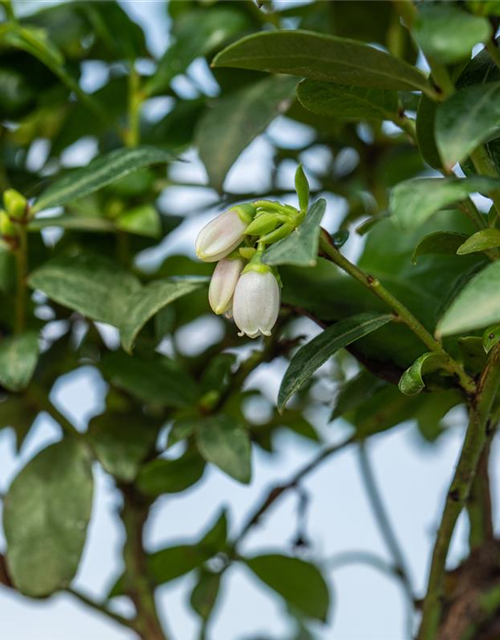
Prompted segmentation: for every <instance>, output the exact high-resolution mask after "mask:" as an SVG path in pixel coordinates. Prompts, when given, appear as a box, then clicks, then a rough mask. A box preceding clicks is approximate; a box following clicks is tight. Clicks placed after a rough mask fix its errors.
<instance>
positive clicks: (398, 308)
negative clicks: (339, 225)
mask: <svg viewBox="0 0 500 640" xmlns="http://www.w3.org/2000/svg"><path fill="white" fill-rule="evenodd" d="M320 249H321V251H322V252H323V253H324V254H325V255H326V256H327V257H328V258H329V259H330V260H331V261H332V262H333V263H335V264H336V265H337V266H338V267H340V268H341V269H342V270H343V271H345V272H346V273H347V274H349V275H350V276H351V277H352V278H354V279H355V280H357V281H358V282H359V283H360V284H362V285H363V286H364V287H366V288H367V289H368V290H369V291H371V292H372V293H373V294H374V295H376V296H377V297H378V298H380V300H382V301H383V302H385V304H386V305H387V306H388V307H389V308H390V309H392V311H393V312H394V313H395V315H396V317H397V318H398V319H399V320H400V321H401V322H403V323H404V324H405V325H406V326H407V327H408V328H409V329H410V330H411V331H413V333H414V334H415V335H416V336H417V337H418V338H420V340H421V341H422V342H423V343H424V344H425V346H426V347H427V348H428V349H429V350H430V351H432V352H434V353H437V354H439V355H442V356H444V357H445V358H446V365H445V366H446V369H447V370H448V371H449V372H450V373H453V374H454V375H456V376H457V378H458V380H459V382H460V385H461V387H462V388H463V390H464V391H465V392H466V393H467V394H468V395H470V394H472V393H474V392H475V389H476V384H475V382H474V380H473V379H472V378H471V377H470V376H469V375H468V374H467V373H466V372H465V371H464V369H463V367H462V366H461V365H460V364H459V363H458V362H456V361H455V360H454V359H453V358H452V357H451V356H450V355H449V354H448V353H447V352H446V351H445V350H444V348H443V346H442V344H441V343H440V342H439V340H436V338H434V336H433V335H432V334H430V333H429V331H427V329H426V328H425V327H424V326H423V324H422V323H421V322H420V321H419V320H417V318H416V317H415V316H414V315H413V314H412V313H411V311H410V310H409V309H408V308H407V307H405V305H404V304H403V303H402V302H400V301H399V300H398V299H397V298H396V297H395V296H393V295H392V293H390V291H388V290H387V289H386V288H385V287H384V286H383V285H382V284H381V283H380V281H379V280H378V279H377V278H374V277H373V276H371V275H369V274H366V273H364V272H363V271H361V269H359V267H357V266H356V265H354V264H352V262H350V261H349V260H348V259H347V258H346V257H344V256H343V255H342V254H341V253H340V251H339V250H338V249H337V248H336V247H335V246H333V245H332V244H331V243H330V241H329V239H328V238H327V235H326V234H325V233H324V232H323V233H322V234H321V237H320Z"/></svg>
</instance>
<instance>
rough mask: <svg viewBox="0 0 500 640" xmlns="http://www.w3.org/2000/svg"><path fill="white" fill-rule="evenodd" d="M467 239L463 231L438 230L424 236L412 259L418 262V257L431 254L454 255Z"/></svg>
mask: <svg viewBox="0 0 500 640" xmlns="http://www.w3.org/2000/svg"><path fill="white" fill-rule="evenodd" d="M466 240H467V236H466V235H465V234H463V233H453V232H451V231H436V233H430V234H429V235H428V236H424V237H423V238H422V240H420V242H419V243H418V244H417V246H416V247H415V249H414V250H413V253H412V256H411V261H412V262H413V264H416V263H417V258H419V257H420V256H426V255H429V254H438V255H445V256H453V255H455V254H456V253H457V249H458V248H459V247H460V246H462V244H463V243H464V242H465V241H466Z"/></svg>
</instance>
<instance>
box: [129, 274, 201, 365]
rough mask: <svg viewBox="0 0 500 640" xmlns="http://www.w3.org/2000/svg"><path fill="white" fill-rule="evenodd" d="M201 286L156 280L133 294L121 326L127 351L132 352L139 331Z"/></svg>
mask: <svg viewBox="0 0 500 640" xmlns="http://www.w3.org/2000/svg"><path fill="white" fill-rule="evenodd" d="M201 286H202V284H201V283H199V282H194V281H190V280H185V281H182V280H179V281H178V282H173V281H171V280H156V281H155V282H151V283H150V284H148V285H147V286H145V287H143V288H142V289H140V290H139V291H137V293H135V294H133V295H132V296H131V298H130V300H129V302H128V312H127V314H125V316H124V317H123V319H122V323H121V326H120V334H121V341H122V346H123V348H124V349H125V351H127V352H128V353H131V352H132V349H133V346H134V342H135V339H136V338H137V336H138V334H139V331H140V330H141V329H142V328H143V327H144V325H145V324H146V322H147V321H148V320H150V319H151V318H152V317H153V316H154V315H155V314H157V313H158V311H160V310H161V309H163V308H164V307H166V306H167V305H168V304H170V303H171V302H173V301H174V300H177V299H178V298H181V297H182V296H185V295H188V294H189V293H191V292H192V291H196V290H197V289H199V288H200V287H201Z"/></svg>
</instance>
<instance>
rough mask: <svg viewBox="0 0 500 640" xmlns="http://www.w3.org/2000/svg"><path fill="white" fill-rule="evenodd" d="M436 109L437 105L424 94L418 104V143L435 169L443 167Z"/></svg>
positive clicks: (424, 157)
mask: <svg viewBox="0 0 500 640" xmlns="http://www.w3.org/2000/svg"><path fill="white" fill-rule="evenodd" d="M436 109H437V104H436V102H435V101H434V100H431V99H430V98H429V97H427V96H426V95H424V94H422V95H421V96H420V100H419V103H418V109H417V120H416V134H417V143H418V148H419V151H420V154H421V155H422V158H423V159H424V160H425V162H427V164H428V165H430V166H431V167H432V168H433V169H438V170H440V169H441V167H442V164H443V163H442V162H441V156H440V155H439V151H438V148H437V146H436V137H435V129H436Z"/></svg>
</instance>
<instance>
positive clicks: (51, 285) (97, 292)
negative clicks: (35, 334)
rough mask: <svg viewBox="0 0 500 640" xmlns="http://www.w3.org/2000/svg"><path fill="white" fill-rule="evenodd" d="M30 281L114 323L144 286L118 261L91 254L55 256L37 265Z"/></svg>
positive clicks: (55, 297) (93, 317) (60, 299)
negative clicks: (131, 298)
mask: <svg viewBox="0 0 500 640" xmlns="http://www.w3.org/2000/svg"><path fill="white" fill-rule="evenodd" d="M28 284H29V286H30V287H31V288H32V289H38V290H39V291H42V292H43V293H44V294H45V295H46V296H47V297H48V298H50V299H51V300H54V301H55V302H58V303H59V304H62V305H63V306H65V307H68V308H69V309H73V310H74V311H77V312H78V313H81V314H82V315H84V316H86V317H88V318H90V319H91V320H97V321H99V322H106V323H108V324H112V325H114V326H115V327H119V326H120V324H121V323H122V322H123V318H124V317H125V316H126V315H127V313H128V301H129V298H130V296H131V295H132V294H133V293H135V292H136V291H139V290H140V288H141V285H140V283H139V281H138V280H137V278H136V277H135V276H133V275H132V274H131V273H129V272H128V271H125V270H124V269H123V268H122V267H120V266H119V265H118V264H117V263H116V262H114V261H112V260H109V259H107V258H103V257H101V256H98V255H92V254H79V255H77V256H75V257H71V258H70V257H60V258H54V259H52V260H50V261H49V262H46V263H45V264H43V265H42V266H41V267H39V268H38V269H35V271H33V273H32V274H31V275H30V276H29V278H28Z"/></svg>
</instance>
